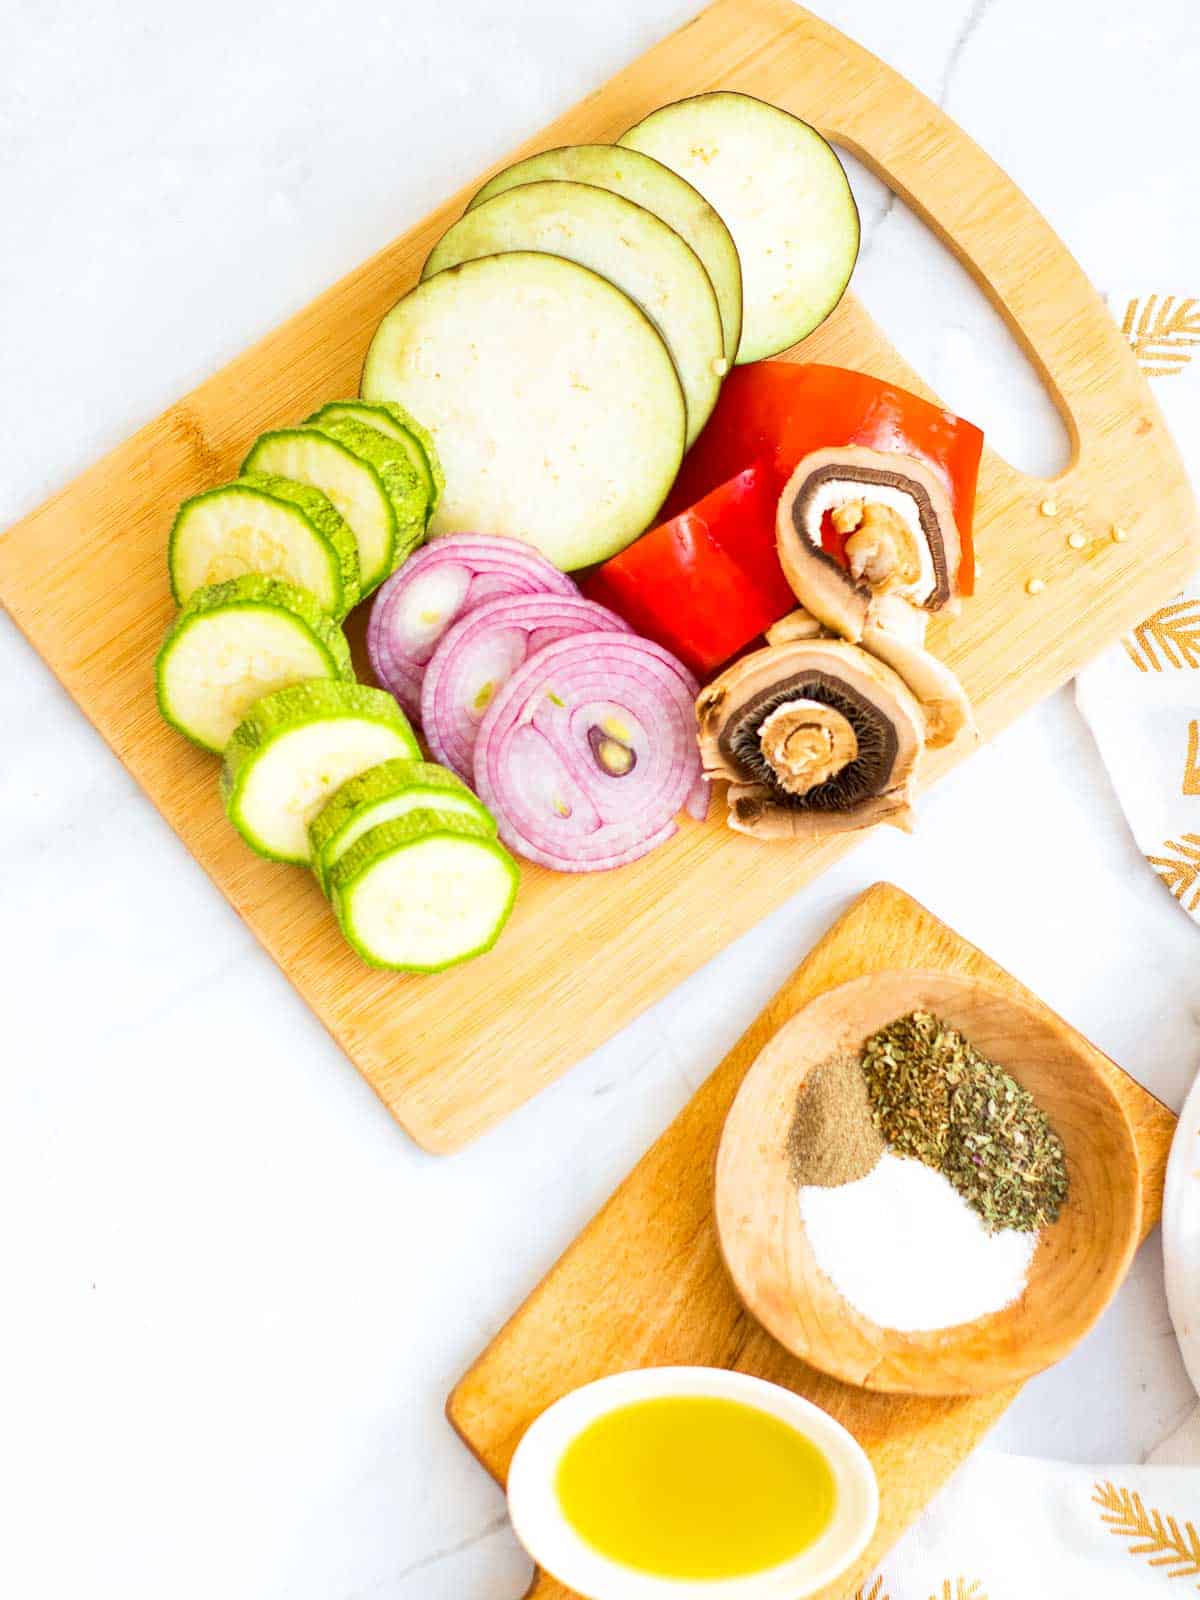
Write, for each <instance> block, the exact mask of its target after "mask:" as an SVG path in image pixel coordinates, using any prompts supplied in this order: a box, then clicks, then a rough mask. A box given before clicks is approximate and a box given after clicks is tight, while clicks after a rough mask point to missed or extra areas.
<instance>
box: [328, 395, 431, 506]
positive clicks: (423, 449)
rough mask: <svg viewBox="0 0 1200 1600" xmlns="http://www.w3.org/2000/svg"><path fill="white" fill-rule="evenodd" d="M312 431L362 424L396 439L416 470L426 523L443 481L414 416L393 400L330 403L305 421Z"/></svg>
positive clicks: (425, 433)
mask: <svg viewBox="0 0 1200 1600" xmlns="http://www.w3.org/2000/svg"><path fill="white" fill-rule="evenodd" d="M306 421H307V424H308V425H309V426H310V427H314V428H323V427H324V426H325V424H326V423H327V422H365V423H366V425H367V427H369V428H374V429H375V430H376V432H377V433H383V434H386V435H387V437H388V438H389V439H395V440H396V441H397V442H398V443H399V444H402V445H403V446H404V448H405V450H406V451H407V452H408V458H409V460H410V461H411V462H412V464H413V466H414V467H415V468H416V469H417V472H418V473H419V474H420V477H421V479H422V481H423V482H424V485H425V500H426V507H425V520H426V522H428V521H429V518H430V517H431V516H432V515H433V513H434V512H435V511H436V510H437V503H438V500H439V499H440V497H441V493H442V490H443V489H444V488H445V487H446V480H445V478H444V477H443V476H442V464H441V462H440V461H439V460H438V453H437V447H436V446H435V444H434V442H433V435H432V434H431V433H430V431H429V429H428V428H423V427H422V426H421V424H420V423H419V422H418V421H417V419H416V417H414V416H411V415H410V414H409V413H408V412H407V411H405V409H404V407H403V406H398V405H396V404H394V403H393V402H392V401H380V402H379V403H378V404H377V405H371V404H369V403H368V402H367V401H366V400H331V401H330V402H329V404H328V405H325V406H322V407H321V409H320V410H319V411H314V412H313V414H312V416H311V417H308V418H307V419H306Z"/></svg>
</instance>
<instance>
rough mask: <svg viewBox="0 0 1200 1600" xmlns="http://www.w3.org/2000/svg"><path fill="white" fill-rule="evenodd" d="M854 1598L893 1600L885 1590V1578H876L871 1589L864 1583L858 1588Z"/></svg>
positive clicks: (858, 1599)
mask: <svg viewBox="0 0 1200 1600" xmlns="http://www.w3.org/2000/svg"><path fill="white" fill-rule="evenodd" d="M854 1600H891V1597H890V1596H889V1595H886V1594H885V1593H884V1592H883V1579H882V1578H876V1579H875V1582H874V1583H873V1584H872V1585H871V1587H870V1588H869V1589H868V1588H867V1586H866V1584H864V1585H863V1586H862V1588H861V1589H859V1590H857V1591H856V1592H855V1595H854Z"/></svg>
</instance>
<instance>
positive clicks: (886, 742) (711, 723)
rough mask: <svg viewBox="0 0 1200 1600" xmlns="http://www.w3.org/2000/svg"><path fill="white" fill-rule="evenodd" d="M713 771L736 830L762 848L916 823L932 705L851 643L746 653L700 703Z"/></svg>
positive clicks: (703, 743) (813, 642)
mask: <svg viewBox="0 0 1200 1600" xmlns="http://www.w3.org/2000/svg"><path fill="white" fill-rule="evenodd" d="M696 719H697V722H698V724H699V738H700V759H701V761H702V762H703V764H704V774H705V776H706V777H707V778H710V779H719V780H722V781H724V782H726V783H728V784H729V790H728V794H727V797H726V803H727V806H728V816H727V821H728V823H729V826H730V827H731V828H733V829H735V830H736V831H737V832H738V833H749V834H754V835H756V836H757V837H759V838H763V839H778V838H812V837H814V836H816V835H818V834H822V833H843V832H847V831H850V830H853V829H856V828H869V827H871V826H872V825H873V824H875V823H877V822H890V823H892V824H893V825H894V826H896V827H899V828H905V829H907V828H910V827H911V826H912V810H911V805H910V800H911V795H912V785H913V778H914V775H915V773H916V767H917V761H918V759H919V757H920V754H921V750H922V748H923V746H924V744H925V720H924V717H923V715H922V713H921V708H920V706H919V705H918V704H917V702H916V700H915V699H914V698H913V696H912V695H911V694H910V693H909V691H908V689H907V688H906V687H905V685H904V684H903V682H902V681H901V680H900V678H899V677H897V675H896V674H895V673H894V672H893V671H892V669H891V668H890V667H888V666H885V665H884V663H883V662H882V661H876V660H875V659H874V657H873V656H870V655H868V654H867V653H866V652H865V651H863V650H860V649H859V648H858V647H857V646H856V645H851V644H846V643H845V642H844V641H842V640H840V639H798V640H794V641H792V642H791V643H787V644H779V645H772V646H769V647H768V648H767V649H765V650H758V651H756V652H755V653H754V654H753V655H749V656H743V657H742V659H741V660H740V661H736V662H734V664H733V665H732V666H731V667H729V668H727V669H726V670H725V672H723V673H722V674H721V676H720V677H719V678H717V679H716V680H715V681H714V682H713V683H711V684H709V686H708V687H707V688H706V689H704V690H702V691H701V694H700V698H699V699H698V700H697V702H696Z"/></svg>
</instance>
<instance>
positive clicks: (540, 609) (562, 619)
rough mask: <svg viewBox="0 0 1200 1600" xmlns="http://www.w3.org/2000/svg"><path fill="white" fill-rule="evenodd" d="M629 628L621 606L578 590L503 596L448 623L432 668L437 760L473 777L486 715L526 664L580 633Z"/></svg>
mask: <svg viewBox="0 0 1200 1600" xmlns="http://www.w3.org/2000/svg"><path fill="white" fill-rule="evenodd" d="M597 630H602V631H603V632H605V633H608V632H613V633H629V632H631V631H632V630H631V629H630V626H629V624H628V623H627V622H626V621H625V620H624V619H623V618H621V617H618V616H617V614H616V612H615V611H609V610H608V608H607V607H606V606H601V605H597V604H596V602H595V601H594V600H584V599H583V598H582V597H581V596H579V595H565V594H530V595H521V596H519V597H517V598H513V597H512V596H511V595H504V596H502V597H501V598H500V599H498V600H487V601H485V602H484V604H483V605H481V606H474V607H473V608H472V609H471V610H470V611H468V612H467V613H466V615H465V616H462V617H460V618H459V619H458V621H457V622H456V623H455V624H454V625H453V627H450V628H447V629H446V631H445V633H444V634H443V635H442V637H441V639H440V640H439V642H438V646H437V649H436V650H435V651H434V652H433V655H432V656H431V657H430V660H429V664H428V666H427V667H426V668H425V678H424V681H423V682H422V684H421V727H422V729H423V730H424V733H425V738H426V739H427V741H428V743H429V748H430V750H431V751H432V752H433V756H434V759H435V760H437V761H440V762H441V763H442V765H443V766H444V767H451V768H452V769H453V770H454V771H455V772H457V773H458V775H459V777H460V778H464V779H465V780H466V781H467V782H468V783H470V782H471V779H472V776H473V774H474V770H475V739H476V735H477V734H478V732H479V724H480V722H481V721H482V720H483V714H484V712H485V711H486V710H487V708H488V706H489V705H491V703H492V701H493V700H494V699H495V698H496V695H497V694H498V692H499V691H500V689H501V687H502V686H503V685H504V684H505V683H506V682H507V681H508V679H509V678H510V677H511V676H512V675H513V673H514V672H515V671H516V670H517V668H518V667H519V666H520V665H521V664H522V662H524V661H526V660H528V658H529V657H530V656H532V655H535V654H536V653H537V652H538V651H539V650H544V649H545V648H546V646H547V645H551V644H554V643H556V642H557V641H558V640H559V639H567V638H570V637H571V635H572V634H576V633H595V632H596V631H597Z"/></svg>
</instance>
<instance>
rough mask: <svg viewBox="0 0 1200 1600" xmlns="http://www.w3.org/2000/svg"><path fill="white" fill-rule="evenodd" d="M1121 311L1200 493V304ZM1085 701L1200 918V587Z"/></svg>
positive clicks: (1133, 302)
mask: <svg viewBox="0 0 1200 1600" xmlns="http://www.w3.org/2000/svg"><path fill="white" fill-rule="evenodd" d="M1197 288H1200V285H1198V286H1197ZM1109 305H1110V307H1111V309H1112V310H1113V313H1114V315H1116V316H1117V318H1118V319H1119V320H1120V322H1121V325H1122V327H1123V328H1125V330H1126V332H1127V334H1128V336H1129V338H1130V342H1131V344H1132V345H1133V347H1134V350H1135V353H1136V354H1137V357H1138V360H1139V362H1140V364H1141V366H1142V368H1143V370H1144V371H1145V372H1147V373H1148V374H1149V376H1150V379H1151V382H1152V383H1153V385H1154V392H1155V394H1156V396H1157V397H1158V400H1159V402H1160V404H1161V405H1162V408H1163V412H1164V414H1165V415H1166V419H1167V423H1168V425H1169V426H1170V428H1171V432H1172V433H1173V434H1174V437H1175V441H1176V443H1177V444H1178V446H1179V449H1180V451H1181V453H1182V455H1183V458H1184V462H1185V464H1186V465H1187V467H1188V469H1189V471H1190V473H1191V476H1192V481H1193V483H1194V484H1198V485H1200V298H1194V297H1189V296H1188V295H1186V294H1182V295H1181V294H1176V295H1166V294H1157V295H1146V294H1137V293H1135V292H1132V291H1130V292H1128V293H1126V292H1117V293H1113V294H1110V296H1109ZM1135 536H1136V535H1135ZM1075 694H1076V699H1077V702H1078V704H1079V708H1080V710H1081V711H1082V713H1083V715H1084V718H1085V720H1086V721H1087V723H1088V725H1089V727H1090V728H1091V730H1092V733H1093V735H1094V736H1095V739H1096V743H1097V745H1098V746H1099V747H1100V754H1101V755H1102V756H1103V758H1104V763H1105V765H1106V766H1107V768H1108V772H1109V776H1110V778H1111V779H1112V783H1113V787H1114V789H1115V790H1116V792H1117V796H1118V798H1119V800H1120V802H1121V806H1122V808H1123V809H1124V812H1125V815H1126V817H1127V818H1128V820H1129V826H1130V827H1131V828H1132V830H1133V835H1134V838H1135V839H1136V840H1137V843H1138V848H1139V849H1140V850H1141V851H1142V852H1143V854H1144V855H1145V856H1146V858H1147V860H1148V861H1149V863H1150V865H1151V866H1152V867H1153V869H1154V870H1155V872H1157V873H1158V875H1159V877H1160V878H1161V879H1162V881H1163V883H1164V884H1165V885H1166V887H1167V889H1168V890H1169V891H1170V892H1171V894H1173V895H1174V897H1175V899H1176V900H1178V902H1179V904H1180V905H1181V906H1182V907H1183V908H1184V910H1185V911H1187V912H1188V913H1189V914H1190V915H1191V916H1192V917H1193V918H1195V919H1196V920H1200V583H1195V584H1193V585H1192V586H1191V587H1190V588H1189V589H1187V590H1186V591H1185V593H1183V594H1182V595H1180V596H1179V597H1178V599H1177V600H1174V601H1172V602H1171V603H1169V604H1168V605H1165V606H1163V607H1161V608H1160V609H1159V610H1158V611H1156V612H1155V613H1154V615H1153V616H1150V617H1147V618H1146V619H1145V620H1144V622H1143V623H1142V624H1141V626H1140V627H1138V628H1136V629H1135V630H1134V632H1133V633H1132V634H1130V635H1128V636H1127V637H1126V638H1125V639H1123V640H1121V641H1120V642H1119V643H1118V644H1115V645H1113V646H1112V647H1111V649H1109V650H1106V651H1105V652H1104V654H1103V655H1102V656H1099V657H1098V658H1097V659H1096V660H1095V661H1094V662H1092V664H1091V665H1090V666H1088V667H1085V669H1084V670H1083V671H1082V672H1081V673H1080V674H1079V677H1078V678H1077V679H1076V684H1075Z"/></svg>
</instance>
